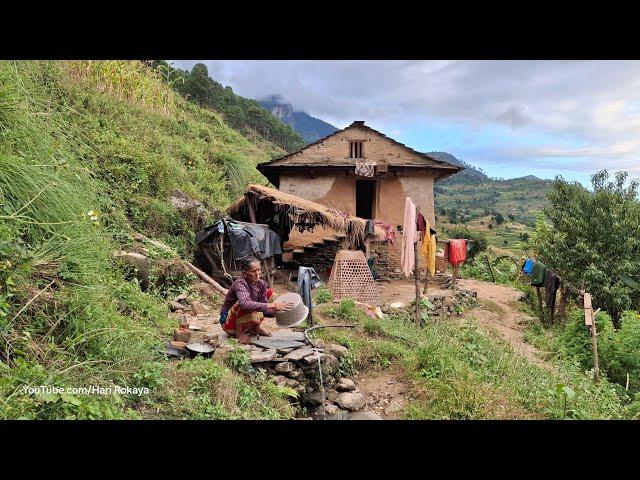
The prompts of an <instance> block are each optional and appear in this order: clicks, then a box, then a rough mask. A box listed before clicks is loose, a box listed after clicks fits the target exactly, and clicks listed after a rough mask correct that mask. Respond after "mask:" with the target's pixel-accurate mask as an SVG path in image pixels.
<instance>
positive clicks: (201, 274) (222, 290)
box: [187, 262, 228, 295]
mask: <svg viewBox="0 0 640 480" xmlns="http://www.w3.org/2000/svg"><path fill="white" fill-rule="evenodd" d="M187 266H188V267H189V269H191V271H192V272H193V273H195V274H196V275H197V276H198V277H200V278H201V279H202V280H204V281H205V282H207V283H208V284H209V285H211V286H212V287H213V288H214V289H215V290H216V291H217V292H218V293H220V294H222V295H226V294H227V292H228V290H227V289H226V288H224V287H223V286H222V285H220V284H219V283H218V282H216V281H215V280H214V279H213V278H211V277H210V276H209V275H207V274H206V273H204V272H203V271H202V270H200V269H199V268H198V267H196V266H195V265H193V264H191V263H188V262H187Z"/></svg>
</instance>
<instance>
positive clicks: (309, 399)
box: [302, 391, 322, 408]
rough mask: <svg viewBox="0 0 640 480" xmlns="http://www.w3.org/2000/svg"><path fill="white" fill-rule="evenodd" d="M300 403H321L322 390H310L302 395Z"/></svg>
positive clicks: (312, 404)
mask: <svg viewBox="0 0 640 480" xmlns="http://www.w3.org/2000/svg"><path fill="white" fill-rule="evenodd" d="M302 403H303V404H304V405H306V406H307V407H311V408H314V407H319V406H320V405H322V392H319V391H312V392H309V393H305V394H304V395H302Z"/></svg>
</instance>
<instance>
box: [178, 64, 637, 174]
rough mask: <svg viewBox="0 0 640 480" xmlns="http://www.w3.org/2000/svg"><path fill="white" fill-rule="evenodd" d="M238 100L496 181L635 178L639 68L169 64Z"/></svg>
mask: <svg viewBox="0 0 640 480" xmlns="http://www.w3.org/2000/svg"><path fill="white" fill-rule="evenodd" d="M197 62H202V63H205V64H206V65H207V66H208V67H209V75H210V76H211V77H212V78H214V79H215V80H217V81H218V82H220V83H222V84H223V85H225V86H226V85H229V86H231V87H232V88H233V90H234V92H236V93H237V94H239V95H242V96H245V97H250V98H261V97H264V96H266V95H270V94H281V95H282V96H284V97H285V98H286V99H287V100H288V101H290V102H291V103H292V104H293V106H294V108H295V109H296V110H304V111H306V112H307V113H309V114H310V115H313V116H315V117H318V118H320V119H322V120H325V121H327V122H329V123H331V124H332V125H334V126H336V127H338V128H343V127H345V126H347V125H349V124H350V123H351V122H352V121H354V120H364V121H365V123H366V124H367V125H369V126H371V127H373V128H375V129H377V130H380V131H382V132H383V133H385V134H387V135H389V136H391V137H393V138H394V139H396V140H398V141H400V142H402V143H405V144H407V145H408V146H410V147H412V148H414V149H416V150H419V151H423V152H428V151H445V152H449V153H451V154H453V155H455V156H456V157H458V158H460V159H461V160H464V161H466V162H469V163H471V164H473V165H476V166H478V167H481V168H482V169H484V170H485V171H486V172H487V174H488V175H490V176H493V177H502V178H513V177H520V176H524V175H530V174H531V175H536V176H538V177H541V178H553V177H554V176H555V175H558V174H560V175H562V176H563V177H564V178H566V179H568V180H578V181H580V182H582V183H584V184H585V185H586V184H588V183H589V176H590V175H591V174H592V173H593V172H595V171H597V170H598V169H602V168H607V169H608V170H610V171H615V170H627V171H629V172H630V175H631V176H633V177H640V61H505V60H500V61H405V60H403V61H381V60H375V61H326V60H321V61H318V60H316V61H280V60H277V61H272V60H256V61H247V60H238V61H228V60H225V61H220V60H196V61H182V60H181V61H174V62H173V63H174V65H175V66H178V67H180V68H186V69H190V68H191V67H192V66H193V65H194V64H195V63H197Z"/></svg>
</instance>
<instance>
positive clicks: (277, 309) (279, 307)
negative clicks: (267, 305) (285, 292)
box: [271, 302, 293, 312]
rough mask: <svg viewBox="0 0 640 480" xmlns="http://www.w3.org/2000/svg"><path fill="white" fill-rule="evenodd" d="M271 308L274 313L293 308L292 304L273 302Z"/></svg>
mask: <svg viewBox="0 0 640 480" xmlns="http://www.w3.org/2000/svg"><path fill="white" fill-rule="evenodd" d="M271 308H272V309H273V311H274V312H286V311H287V310H291V309H292V308H293V302H275V303H274V304H273V305H272V306H271Z"/></svg>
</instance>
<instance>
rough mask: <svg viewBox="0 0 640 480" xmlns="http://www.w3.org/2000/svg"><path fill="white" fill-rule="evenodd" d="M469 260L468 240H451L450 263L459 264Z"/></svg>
mask: <svg viewBox="0 0 640 480" xmlns="http://www.w3.org/2000/svg"><path fill="white" fill-rule="evenodd" d="M466 260H467V242H466V240H461V239H454V240H449V263H450V264H451V265H454V266H455V265H459V264H461V263H464V262H465V261H466Z"/></svg>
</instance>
